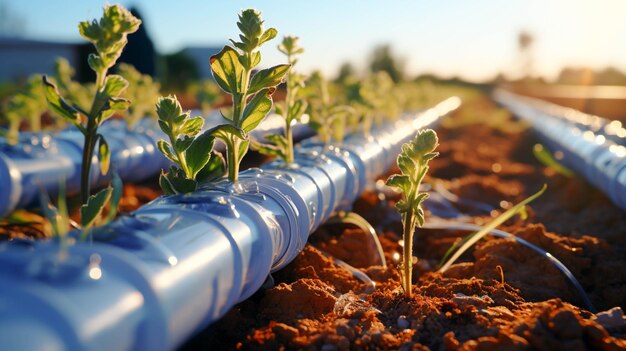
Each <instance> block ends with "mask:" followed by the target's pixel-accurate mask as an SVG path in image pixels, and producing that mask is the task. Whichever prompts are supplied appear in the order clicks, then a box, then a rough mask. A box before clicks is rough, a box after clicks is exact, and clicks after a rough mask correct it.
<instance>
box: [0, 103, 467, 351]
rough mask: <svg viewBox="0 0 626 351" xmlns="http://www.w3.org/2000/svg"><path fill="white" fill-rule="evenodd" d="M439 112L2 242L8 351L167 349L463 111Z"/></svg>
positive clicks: (240, 296) (0, 293)
mask: <svg viewBox="0 0 626 351" xmlns="http://www.w3.org/2000/svg"><path fill="white" fill-rule="evenodd" d="M459 103H460V100H459V99H458V98H450V99H448V100H445V101H444V102H442V103H440V104H438V105H437V106H435V107H434V108H432V109H430V110H427V111H425V112H422V113H420V114H418V115H417V116H412V117H413V118H408V119H404V120H401V121H398V122H396V123H390V125H389V126H388V127H387V128H385V129H382V130H378V131H376V132H374V133H373V135H372V137H371V138H368V139H363V138H359V137H351V138H349V139H348V140H347V141H346V145H345V147H331V148H326V147H323V146H321V145H316V144H315V143H309V144H308V145H307V146H302V147H299V148H298V149H297V153H296V163H295V164H294V165H291V166H285V165H284V164H281V163H280V162H273V163H270V164H268V165H265V166H264V167H263V168H261V169H250V170H247V171H245V172H242V173H241V174H240V177H239V181H238V182H237V183H236V184H235V185H233V184H230V183H227V182H226V181H223V182H221V183H216V184H213V185H210V186H207V187H205V188H204V189H202V190H200V191H197V192H194V193H192V194H187V195H175V196H164V197H160V198H158V199H156V200H155V201H153V202H151V203H149V204H146V205H144V206H142V207H141V208H140V209H139V210H137V211H136V212H134V213H133V214H131V215H129V216H124V217H121V218H120V219H118V220H116V221H115V222H113V223H111V224H109V225H107V226H105V227H102V228H99V229H98V230H96V231H94V232H93V233H92V234H93V242H92V243H78V244H75V245H72V246H69V247H68V248H67V249H65V250H63V249H62V248H60V247H59V245H58V243H57V242H55V241H48V242H24V241H14V242H8V243H5V244H3V245H0V349H2V350H39V349H44V348H46V349H59V350H82V349H86V350H168V349H173V348H175V347H177V346H179V345H181V344H182V343H183V342H184V341H185V340H186V339H187V338H189V337H190V336H191V335H193V334H194V333H196V332H198V331H200V330H201V329H203V328H205V327H206V326H207V325H208V324H210V323H211V322H213V321H215V320H217V319H218V318H220V317H221V316H223V315H224V314H225V313H226V312H227V311H228V310H229V309H230V308H232V307H233V306H234V305H235V304H236V303H238V302H240V301H243V300H244V299H246V298H248V297H249V296H250V295H252V294H253V293H254V292H255V291H256V290H257V289H259V287H261V286H262V284H263V283H264V281H265V280H266V278H267V276H268V274H270V272H273V271H276V270H278V269H280V268H282V267H284V266H285V265H286V264H288V263H289V262H290V261H292V260H293V259H294V258H295V257H296V255H298V253H299V252H300V251H301V250H302V249H303V247H304V245H305V244H306V241H307V238H308V236H309V234H310V233H311V232H312V231H313V230H314V229H315V228H317V227H318V226H319V225H320V224H321V223H323V222H324V221H325V220H326V219H327V218H328V217H329V216H330V215H331V213H333V212H334V211H336V210H337V209H341V208H346V207H349V206H350V204H351V203H352V202H353V201H354V200H355V199H356V197H357V196H358V194H359V193H360V192H361V191H362V190H363V189H364V187H365V186H366V183H368V182H371V181H373V180H374V178H375V176H377V175H380V174H381V173H383V172H384V171H385V170H386V169H388V167H389V166H390V165H392V164H393V163H394V162H395V155H396V154H397V153H398V151H399V148H400V146H401V144H402V143H404V142H406V141H407V140H409V139H410V138H412V137H413V136H414V135H415V132H416V131H417V130H418V129H420V128H423V127H426V126H429V125H432V124H433V123H435V122H436V121H437V119H438V118H439V117H440V116H442V115H445V114H446V113H448V112H450V111H451V110H453V109H455V108H457V107H458V105H459Z"/></svg>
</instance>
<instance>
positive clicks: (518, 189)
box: [182, 99, 626, 351]
mask: <svg viewBox="0 0 626 351" xmlns="http://www.w3.org/2000/svg"><path fill="white" fill-rule="evenodd" d="M471 104H472V105H470V107H467V106H466V107H463V108H471V110H472V111H474V112H475V113H477V115H476V120H484V119H486V118H489V114H490V113H492V112H493V111H494V109H495V107H494V106H493V105H492V104H491V103H490V102H489V101H488V100H486V99H479V100H477V101H473V102H471ZM466 112H467V111H466ZM465 118H466V116H465ZM447 125H450V124H449V123H448V124H447ZM438 134H439V138H440V142H441V146H440V147H439V152H440V153H441V155H440V156H439V158H437V159H435V160H434V161H433V162H432V163H431V170H430V176H429V178H428V179H427V181H428V182H429V183H431V184H435V183H437V182H438V184H441V185H443V186H444V187H445V188H446V189H448V190H449V191H450V192H452V193H453V194H455V195H457V196H459V197H461V198H463V199H468V200H474V201H478V202H481V203H483V204H487V205H489V206H491V207H492V208H493V209H495V211H493V212H494V213H488V212H485V211H482V212H481V211H480V210H477V209H476V208H471V207H472V206H471V205H470V206H467V208H463V207H462V206H460V207H459V209H461V210H465V211H464V212H465V213H467V214H471V216H470V219H471V222H473V223H476V224H484V223H486V222H487V221H489V220H490V219H491V218H492V216H493V215H497V213H501V212H502V211H503V209H504V208H508V207H510V206H511V204H513V203H516V202H519V201H520V200H522V199H524V198H525V197H527V196H529V195H530V194H532V193H534V192H536V191H537V190H538V189H539V188H540V187H541V186H542V185H543V184H544V183H547V184H548V190H547V191H546V193H545V194H544V195H543V196H542V197H540V198H539V199H538V200H536V201H535V202H534V203H532V204H531V205H530V208H529V210H528V215H529V216H528V218H527V219H526V220H522V219H520V218H514V219H511V220H509V221H507V222H506V223H505V225H503V226H502V227H501V229H503V230H506V231H508V232H511V233H513V234H515V235H517V236H519V237H521V238H523V239H526V240H527V241H529V242H531V243H533V244H535V245H538V246H540V247H542V248H543V249H544V250H546V251H548V252H550V253H551V254H552V255H554V256H555V257H556V258H558V259H559V260H561V261H562V262H563V263H564V264H565V265H566V266H567V267H568V268H569V269H570V270H571V271H572V273H573V274H574V275H575V276H576V278H577V279H578V280H579V281H580V283H581V284H582V286H583V288H584V289H585V291H586V292H587V294H588V295H589V297H590V299H591V302H592V303H593V304H594V306H595V308H596V309H597V311H606V310H609V309H611V308H613V307H621V308H622V309H626V214H625V213H624V212H623V211H622V210H620V209H618V208H616V207H615V206H613V205H612V204H611V203H610V202H609V200H607V198H606V197H605V196H604V195H602V194H600V193H598V192H597V191H596V190H594V189H593V188H592V187H591V186H589V185H588V184H587V183H585V182H584V181H582V180H580V179H569V178H565V177H563V176H561V175H558V174H555V173H554V172H553V171H552V170H550V169H546V168H545V167H543V166H542V165H540V164H539V163H538V162H537V161H536V160H535V159H534V157H533V156H532V151H531V150H532V146H533V145H534V144H535V143H536V142H537V141H536V140H535V138H534V136H533V133H532V132H531V131H530V130H527V131H524V132H521V133H520V132H519V131H517V130H516V131H514V132H513V131H512V132H507V131H506V126H503V127H502V128H491V127H487V126H486V125H483V124H473V125H469V126H464V127H463V128H458V129H455V128H443V127H441V128H439V129H438ZM384 194H385V195H386V196H383V195H381V194H379V193H377V192H368V193H365V194H363V196H362V197H361V198H360V199H359V200H358V201H357V202H356V203H355V206H354V210H355V211H356V212H357V213H360V214H361V215H362V216H364V217H365V218H366V219H368V220H369V221H370V223H372V224H373V225H374V226H375V227H376V228H377V230H378V231H379V233H380V235H379V238H380V241H381V243H382V246H383V248H384V250H385V257H386V259H387V262H388V264H389V267H388V268H384V267H382V266H380V265H378V264H379V262H380V261H379V259H378V257H377V252H376V247H375V245H374V244H373V241H372V239H371V238H370V237H369V236H368V235H366V234H365V233H364V232H363V231H361V230H360V229H356V228H353V227H347V226H342V225H333V226H327V227H325V228H321V229H320V230H318V232H316V233H314V234H313V235H312V236H311V238H310V244H309V245H308V246H307V247H306V248H305V250H304V251H303V252H302V253H301V254H300V255H299V256H298V257H297V258H296V259H295V260H294V261H293V262H292V263H291V264H289V265H288V266H287V267H285V268H284V269H282V270H281V271H279V272H276V273H275V274H274V275H273V277H274V281H275V286H274V287H273V288H270V289H267V290H260V291H259V292H257V294H255V295H254V296H253V297H252V298H250V299H249V300H247V301H245V302H243V303H241V304H239V305H238V306H237V307H235V308H234V309H233V310H231V311H230V312H229V313H228V314H227V315H226V316H225V317H224V318H223V319H222V320H220V321H219V322H217V323H215V324H213V325H212V326H210V327H209V328H207V330H205V331H204V332H202V333H201V334H200V335H198V336H197V337H195V338H194V339H193V340H191V341H190V342H189V343H187V344H186V345H185V346H184V347H183V348H182V349H185V350H199V349H206V350H234V349H241V350H324V351H331V350H626V320H625V319H620V318H619V316H618V317H617V318H612V319H611V318H608V319H607V316H606V315H600V316H599V317H597V316H596V315H595V314H594V313H593V312H592V311H588V310H586V309H585V306H584V304H583V302H582V301H581V298H580V296H579V295H578V294H577V292H576V290H574V288H573V287H572V285H571V284H570V283H569V281H568V280H566V279H565V278H564V276H563V275H562V274H561V273H560V272H559V271H558V270H557V269H556V268H555V267H554V266H553V265H552V264H551V263H550V262H549V261H548V260H547V259H545V258H543V257H541V256H540V255H539V254H537V253H535V252H534V251H532V250H530V249H528V248H526V247H524V246H520V245H519V244H517V243H516V242H515V241H512V240H509V239H496V238H491V237H487V239H485V240H482V241H481V242H479V243H478V244H477V245H476V246H475V247H474V248H473V250H470V252H468V253H466V254H465V255H463V256H462V258H461V260H460V261H459V262H458V263H457V264H455V265H453V266H452V267H451V268H450V269H449V270H448V271H447V272H446V273H445V274H443V275H442V274H440V273H436V272H434V267H436V265H437V263H438V262H439V260H440V259H441V257H442V256H443V255H444V253H445V252H446V250H447V249H448V248H449V247H450V245H452V244H453V243H454V242H455V241H457V240H459V239H460V238H461V237H463V236H464V235H466V234H467V233H463V232H460V231H444V230H418V232H417V235H416V238H415V245H414V254H415V256H417V257H418V258H419V259H418V261H417V263H416V264H415V265H414V291H413V296H412V297H411V298H407V297H405V296H404V294H403V291H402V289H401V287H400V284H399V273H398V271H397V259H398V253H400V252H401V246H400V243H399V241H400V239H401V227H400V223H399V216H398V215H397V214H396V213H395V210H394V208H393V204H394V202H395V201H396V200H397V195H394V194H393V193H390V192H388V191H385V193H384ZM381 199H382V200H381ZM434 217H435V216H433V215H432V214H431V213H430V212H429V211H427V221H428V220H435V218H434ZM334 259H340V260H343V261H345V262H347V263H348V264H350V265H352V266H353V267H355V268H356V269H359V270H360V271H361V272H363V273H365V274H367V276H369V278H370V279H372V280H373V281H374V282H375V283H376V289H375V291H373V292H372V291H371V289H370V285H369V284H367V283H366V282H363V281H361V280H359V279H358V278H357V277H356V276H355V275H353V274H352V273H351V272H350V271H349V270H347V269H345V268H343V267H342V266H340V265H337V264H336V262H335V260H334ZM597 311H594V312H597ZM614 312H615V311H614Z"/></svg>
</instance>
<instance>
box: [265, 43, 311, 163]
mask: <svg viewBox="0 0 626 351" xmlns="http://www.w3.org/2000/svg"><path fill="white" fill-rule="evenodd" d="M278 50H280V52H282V53H283V54H285V55H286V56H287V62H288V63H289V64H290V65H291V67H292V69H291V71H290V72H289V74H288V75H287V79H286V80H287V96H286V98H285V103H284V104H280V103H277V104H276V112H277V113H278V114H279V115H281V116H282V117H283V118H284V119H285V135H284V136H283V135H278V134H271V135H268V136H266V137H265V138H266V139H267V140H268V141H270V142H271V145H268V144H259V143H256V144H255V145H254V146H255V148H257V149H258V150H259V152H261V153H262V154H266V155H274V156H278V157H280V158H282V159H283V160H285V162H286V163H287V164H289V163H292V162H293V132H292V129H291V128H292V125H293V123H294V122H295V121H297V120H299V119H300V117H302V114H303V113H304V111H305V110H306V101H305V100H304V99H303V98H301V97H299V96H298V91H299V90H300V88H301V87H303V86H304V76H303V75H301V74H298V73H296V72H294V71H293V66H294V65H295V64H296V63H297V62H298V57H297V56H299V55H300V54H301V53H303V52H304V49H302V48H301V47H300V46H299V45H298V37H292V36H286V37H285V38H284V39H283V42H282V43H281V44H280V45H279V46H278Z"/></svg>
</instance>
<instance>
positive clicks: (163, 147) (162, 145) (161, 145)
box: [157, 139, 178, 163]
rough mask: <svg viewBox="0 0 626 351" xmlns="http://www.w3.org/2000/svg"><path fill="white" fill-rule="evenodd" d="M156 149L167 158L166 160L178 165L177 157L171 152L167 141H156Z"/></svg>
mask: <svg viewBox="0 0 626 351" xmlns="http://www.w3.org/2000/svg"><path fill="white" fill-rule="evenodd" d="M157 148H158V149H159V151H161V153H162V154H163V155H164V156H165V157H167V159H169V160H170V161H172V162H174V163H178V157H177V156H176V155H175V154H174V153H173V152H172V150H171V146H170V144H169V143H168V142H167V141H165V140H163V139H161V140H159V141H157Z"/></svg>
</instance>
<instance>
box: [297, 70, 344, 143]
mask: <svg viewBox="0 0 626 351" xmlns="http://www.w3.org/2000/svg"><path fill="white" fill-rule="evenodd" d="M307 90H308V100H309V106H308V113H309V118H310V119H309V126H311V128H313V129H314V130H315V131H316V132H317V135H318V137H319V138H320V140H321V141H322V143H324V145H326V146H328V145H330V143H331V142H332V141H333V140H334V141H335V142H337V143H341V142H343V139H344V136H345V132H346V122H347V120H348V119H349V118H350V117H351V116H353V115H354V114H355V110H354V109H353V108H352V107H350V106H348V105H337V104H334V102H333V101H331V99H330V94H329V83H328V81H327V80H326V79H325V78H324V77H323V76H322V75H321V74H320V73H319V72H315V73H313V74H312V75H311V77H309V80H308V81H307Z"/></svg>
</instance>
